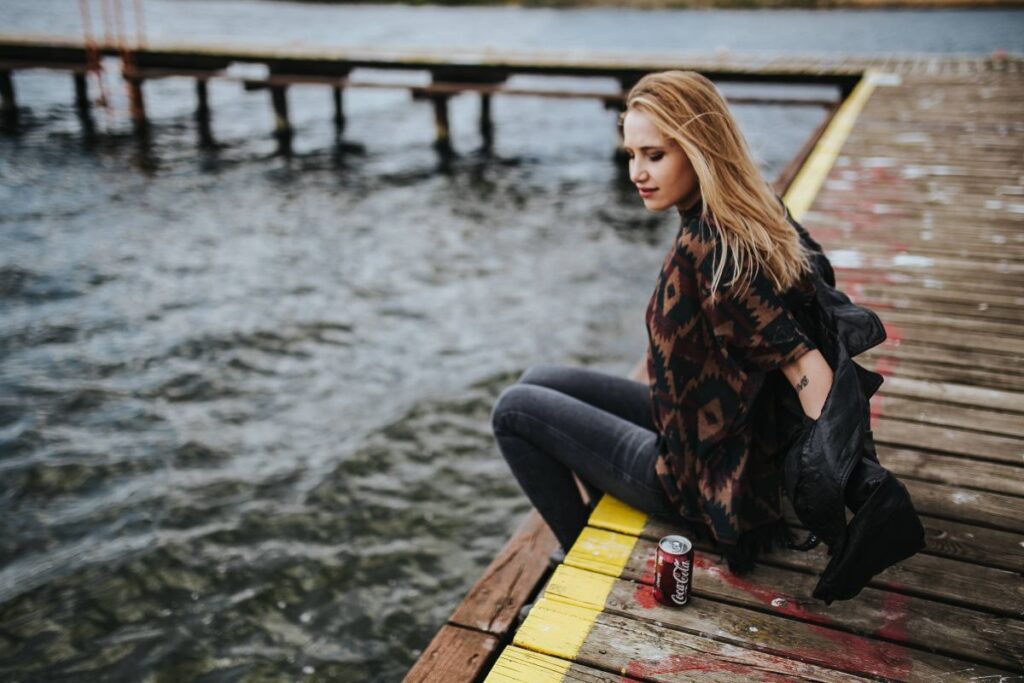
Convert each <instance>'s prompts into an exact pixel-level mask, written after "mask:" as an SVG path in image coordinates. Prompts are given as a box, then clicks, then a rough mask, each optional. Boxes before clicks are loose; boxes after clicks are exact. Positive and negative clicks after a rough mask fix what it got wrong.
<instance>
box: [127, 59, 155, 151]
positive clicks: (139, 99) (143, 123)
mask: <svg viewBox="0 0 1024 683" xmlns="http://www.w3.org/2000/svg"><path fill="white" fill-rule="evenodd" d="M125 80H127V82H128V99H129V102H130V105H131V115H132V123H133V124H134V126H135V134H136V135H138V136H139V137H140V138H145V137H147V136H148V135H149V122H148V121H147V120H146V100H145V98H144V96H143V93H142V82H143V79H141V78H139V77H137V76H133V75H130V74H125Z"/></svg>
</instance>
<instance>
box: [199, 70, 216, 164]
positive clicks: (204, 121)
mask: <svg viewBox="0 0 1024 683" xmlns="http://www.w3.org/2000/svg"><path fill="white" fill-rule="evenodd" d="M196 123H197V124H198V127H199V144H200V145H201V146H202V147H212V146H213V145H214V141H213V131H212V129H211V128H210V100H209V96H208V93H207V85H206V79H205V78H197V79H196Z"/></svg>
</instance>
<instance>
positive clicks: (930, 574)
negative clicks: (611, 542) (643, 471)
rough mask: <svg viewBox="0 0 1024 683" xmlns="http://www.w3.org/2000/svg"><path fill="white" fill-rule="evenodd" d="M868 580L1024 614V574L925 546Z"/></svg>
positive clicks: (788, 561)
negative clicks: (940, 553)
mask: <svg viewBox="0 0 1024 683" xmlns="http://www.w3.org/2000/svg"><path fill="white" fill-rule="evenodd" d="M606 498H607V497H606ZM603 502H604V499H602V503H603ZM915 502H916V500H915ZM620 504H621V503H620ZM599 508H600V506H599ZM597 512H598V511H597V510H595V514H594V515H592V516H591V522H590V524H591V525H592V526H595V527H599V528H608V529H609V530H611V531H617V532H620V533H622V529H621V528H615V527H616V526H617V525H614V524H605V522H604V520H602V519H601V517H600V515H598V514H597ZM639 533H640V537H641V539H642V540H641V541H638V542H637V545H640V544H641V543H642V542H644V541H646V542H649V543H656V542H657V540H658V539H660V538H662V537H663V536H665V535H667V534H671V533H678V528H677V527H675V526H674V525H672V524H669V523H667V522H666V521H665V520H662V519H659V518H656V517H648V518H645V521H644V523H643V526H642V529H641V530H640V532H639ZM1008 538H1009V536H1008ZM694 546H695V547H697V548H698V549H699V550H702V551H704V552H708V553H717V552H718V549H716V548H715V547H714V546H712V545H711V544H709V543H707V542H702V541H699V540H695V542H694ZM1009 552H1012V550H1010V551H1009ZM828 560H829V556H828V554H827V548H826V547H825V546H824V544H822V545H820V546H818V547H817V548H815V549H813V550H810V551H808V552H801V551H798V550H788V549H783V550H773V551H771V552H768V553H765V554H763V555H762V556H761V559H760V564H763V565H767V566H774V567H782V568H786V569H795V570H797V571H802V572H807V573H810V574H814V575H819V574H820V573H821V572H822V571H824V569H825V566H826V565H827V564H828ZM868 585H869V586H871V587H873V588H880V589H884V590H891V591H895V592H898V593H905V594H907V595H913V596H916V597H921V598H927V599H930V600H936V601H939V602H944V603H946V604H950V605H958V606H961V607H967V608H969V609H975V610H980V611H984V612H989V613H991V614H996V615H1004V616H1020V615H1021V614H1024V577H1022V576H1021V575H1020V574H1018V573H1015V572H1013V571H1006V570H1004V569H999V568H996V567H990V566H982V565H979V564H974V563H972V562H966V561H963V560H959V559H956V558H950V557H941V556H936V555H932V554H928V553H925V552H921V553H918V554H917V555H914V556H913V557H910V558H907V559H906V560H903V561H902V562H900V563H898V564H896V565H893V566H892V567H889V568H888V569H886V570H885V571H883V572H882V573H881V574H879V575H877V576H875V577H874V578H873V579H872V580H871V581H869V582H868ZM805 597H808V598H809V597H810V596H805Z"/></svg>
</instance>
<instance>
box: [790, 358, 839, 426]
mask: <svg viewBox="0 0 1024 683" xmlns="http://www.w3.org/2000/svg"><path fill="white" fill-rule="evenodd" d="M782 374H783V375H785V376H786V379H788V380H789V383H790V384H792V385H793V389H795V390H796V395H797V397H798V398H799V399H800V406H801V407H802V408H803V409H804V413H806V414H807V416H808V417H810V418H811V419H814V420H817V419H818V417H820V416H821V409H822V408H823V407H824V406H825V399H826V398H828V392H829V389H831V388H832V368H831V367H830V366H829V364H828V361H827V360H825V357H824V356H822V355H821V351H819V350H818V349H814V350H812V351H809V352H807V353H805V354H804V355H802V356H800V357H799V358H797V359H796V360H795V361H793V362H792V363H790V364H789V365H784V366H783V367H782Z"/></svg>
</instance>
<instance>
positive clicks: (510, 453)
mask: <svg viewBox="0 0 1024 683" xmlns="http://www.w3.org/2000/svg"><path fill="white" fill-rule="evenodd" d="M619 123H620V126H621V128H622V134H623V146H624V148H625V150H626V152H627V153H628V155H629V172H630V179H631V180H632V182H633V183H634V184H635V185H636V188H637V192H638V193H639V195H640V197H641V199H642V200H643V203H644V206H645V207H646V208H647V209H648V210H649V211H668V210H671V209H676V210H677V211H678V213H679V215H680V218H681V220H680V226H679V231H678V233H677V235H676V237H675V240H674V241H673V243H672V245H671V247H670V248H669V250H668V253H667V254H666V256H665V259H664V262H663V264H662V267H661V271H660V272H659V273H658V276H657V281H656V285H655V288H654V292H653V294H652V296H651V299H650V302H649V303H648V306H647V309H646V316H645V319H646V325H647V332H648V337H649V346H648V350H647V355H646V368H645V370H646V372H645V373H643V374H645V375H646V376H645V377H644V378H643V380H642V381H640V382H637V381H633V380H631V379H627V378H623V377H618V376H614V375H610V374H606V373H601V372H598V371H594V370H590V369H586V368H578V367H571V366H562V365H539V366H534V367H531V368H530V369H528V370H527V371H526V372H525V373H524V374H523V376H522V377H521V378H520V380H519V382H518V383H516V384H513V385H512V386H509V387H507V388H506V389H505V390H504V391H503V392H502V394H501V396H499V398H498V401H497V402H496V403H495V406H494V409H493V411H492V416H491V417H492V425H493V428H494V433H495V438H496V440H497V443H498V446H499V449H500V451H501V453H502V455H503V456H504V457H505V459H506V461H507V462H508V464H509V466H510V468H511V469H512V472H513V474H514V476H515V477H516V479H517V481H518V482H519V484H520V486H521V487H522V488H523V490H524V492H525V493H526V495H527V497H528V498H529V499H530V501H531V502H532V503H533V505H534V506H535V507H536V508H537V510H538V511H539V512H540V513H541V515H542V516H543V517H544V519H545V520H546V521H547V523H548V525H549V526H550V527H551V529H552V531H553V532H554V534H555V536H556V537H557V538H558V541H559V543H560V545H561V546H562V548H563V549H564V550H566V551H567V550H568V549H569V548H570V547H571V546H572V544H573V542H574V541H575V539H576V537H577V536H578V535H579V532H580V531H581V530H582V529H583V527H584V526H585V525H586V521H587V517H588V515H589V512H590V510H589V509H588V507H587V506H585V505H584V504H583V501H582V499H581V497H580V495H579V492H578V489H577V487H576V484H575V481H574V475H575V476H576V477H578V478H579V480H580V481H581V482H582V483H583V484H584V485H585V487H586V488H587V489H588V491H590V492H591V494H592V497H593V498H597V497H599V496H600V494H601V493H602V492H604V493H608V494H610V495H612V496H614V497H616V498H618V499H620V500H622V501H624V502H625V503H627V504H629V505H631V506H632V507H635V508H637V509H639V510H642V511H644V512H647V513H648V514H652V515H658V516H662V517H665V518H667V519H669V520H671V521H673V522H674V523H676V524H679V525H681V526H683V527H684V528H685V529H687V530H688V532H689V533H691V534H693V535H694V536H696V537H698V538H703V539H705V540H710V541H712V542H714V543H715V544H716V545H717V546H718V547H719V548H720V550H721V552H722V554H723V555H724V556H725V558H726V560H727V561H728V564H729V568H730V570H732V571H733V572H734V573H743V572H745V571H747V570H749V569H750V568H751V567H752V565H753V562H754V560H755V559H756V558H757V556H758V554H759V553H760V552H761V551H763V550H767V549H769V548H771V547H772V546H774V545H777V544H780V543H786V542H788V541H789V540H790V536H789V533H788V529H787V527H786V524H785V522H784V520H783V518H782V511H781V473H780V469H779V462H778V456H779V454H780V453H782V452H783V450H784V449H785V447H786V445H787V443H788V441H789V440H790V439H792V437H793V433H792V431H790V432H788V433H787V432H786V431H785V430H783V429H782V428H781V425H783V424H790V425H792V424H794V422H793V421H792V420H790V421H789V422H788V423H787V422H786V421H785V420H781V419H778V420H777V419H776V417H778V416H777V415H776V414H775V413H774V412H773V411H776V410H781V408H780V406H785V405H789V406H799V408H800V409H802V411H803V413H804V415H802V416H800V418H799V419H803V420H805V421H813V420H814V419H816V418H817V417H818V416H819V415H820V414H821V410H822V406H823V404H824V403H825V399H826V396H827V395H828V393H829V389H830V387H831V385H832V370H831V368H830V366H829V364H828V362H827V361H826V360H825V358H824V357H823V356H822V354H821V353H820V351H819V350H818V348H817V346H816V344H815V343H814V341H813V340H812V339H811V337H809V336H808V334H806V333H805V332H804V330H803V329H802V327H801V323H800V321H799V320H798V319H797V317H796V316H795V315H794V311H795V310H797V309H798V308H799V306H800V303H801V301H806V300H807V299H806V297H809V296H812V295H813V292H814V285H813V280H812V278H811V274H812V272H814V269H817V271H816V272H818V273H819V274H821V275H822V276H823V277H825V278H826V279H829V278H832V282H830V284H834V277H833V276H832V273H831V268H830V266H829V265H828V261H827V259H826V258H825V257H824V255H823V254H822V253H821V249H820V247H819V246H818V245H817V243H815V242H814V241H813V240H812V239H810V237H809V236H808V235H807V233H806V232H805V231H804V230H803V229H802V228H801V227H800V226H798V225H797V224H796V223H795V222H794V221H792V219H791V218H790V217H789V216H788V212H787V211H786V209H785V207H784V206H783V204H782V202H781V200H779V198H778V197H777V196H776V195H775V194H774V192H773V191H772V189H771V187H770V186H769V185H768V183H767V182H765V180H764V179H763V178H762V177H761V175H760V172H759V170H758V168H757V165H756V164H755V162H754V161H753V159H752V158H751V154H750V151H749V149H748V147H747V144H746V142H745V141H744V138H743V136H742V134H741V133H740V130H739V126H738V125H737V124H736V121H735V119H734V118H733V116H732V115H731V113H730V112H729V108H728V106H727V104H726V102H725V100H724V99H723V97H722V95H721V94H720V93H719V92H718V90H717V89H716V88H715V86H714V85H713V84H712V83H711V81H709V80H708V79H707V78H705V77H703V76H701V75H699V74H697V73H694V72H688V71H666V72H661V73H653V74H648V75H647V76H645V77H644V78H642V79H641V80H640V81H639V82H637V84H636V85H635V86H634V87H633V88H632V89H631V90H630V92H629V94H628V96H627V99H626V107H625V111H624V112H623V113H622V115H621V117H620V121H619ZM786 394H788V395H786ZM799 419H798V420H797V424H798V423H799ZM805 424H806V423H805Z"/></svg>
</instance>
